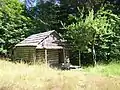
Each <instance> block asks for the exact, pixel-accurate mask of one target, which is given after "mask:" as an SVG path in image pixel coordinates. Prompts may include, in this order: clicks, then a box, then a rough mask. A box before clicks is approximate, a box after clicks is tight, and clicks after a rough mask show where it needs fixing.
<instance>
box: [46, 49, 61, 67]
mask: <svg viewBox="0 0 120 90" xmlns="http://www.w3.org/2000/svg"><path fill="white" fill-rule="evenodd" d="M47 51H48V63H49V64H50V65H58V64H59V51H58V50H57V49H56V50H55V49H53V50H52V49H49V50H47Z"/></svg>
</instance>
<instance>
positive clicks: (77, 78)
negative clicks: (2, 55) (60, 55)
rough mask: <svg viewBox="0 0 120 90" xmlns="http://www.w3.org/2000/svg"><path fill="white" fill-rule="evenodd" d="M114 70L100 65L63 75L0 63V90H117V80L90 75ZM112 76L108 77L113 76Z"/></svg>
mask: <svg viewBox="0 0 120 90" xmlns="http://www.w3.org/2000/svg"><path fill="white" fill-rule="evenodd" d="M113 66H114V64H111V65H108V66H105V65H100V66H97V67H95V68H91V67H89V68H87V69H84V70H82V71H80V70H65V71H62V70H58V69H52V68H50V67H48V66H46V65H27V64H19V63H17V64H15V63H12V62H8V61H4V60H0V90H120V79H119V78H117V79H116V78H109V77H103V76H100V75H94V74H91V72H95V73H106V71H108V72H111V71H112V70H116V71H114V72H113V73H115V72H117V69H115V68H113V69H112V70H111V71H109V68H111V67H113ZM115 67H116V68H118V67H120V66H119V65H117V66H115ZM105 68H106V69H105ZM105 70H106V71H105ZM84 71H86V72H84ZM113 73H109V75H110V74H112V75H114V74H113ZM115 75H116V74H115ZM117 75H119V74H118V73H117Z"/></svg>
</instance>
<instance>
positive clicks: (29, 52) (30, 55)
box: [14, 47, 36, 62]
mask: <svg viewBox="0 0 120 90" xmlns="http://www.w3.org/2000/svg"><path fill="white" fill-rule="evenodd" d="M14 56H15V59H16V60H18V59H19V60H20V59H21V60H23V61H26V62H34V60H35V59H36V49H35V47H16V48H15V51H14Z"/></svg>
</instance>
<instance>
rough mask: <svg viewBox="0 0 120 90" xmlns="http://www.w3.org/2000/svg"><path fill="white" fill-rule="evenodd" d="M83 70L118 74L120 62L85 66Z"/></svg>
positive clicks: (111, 74)
mask: <svg viewBox="0 0 120 90" xmlns="http://www.w3.org/2000/svg"><path fill="white" fill-rule="evenodd" d="M85 71H87V72H90V73H93V74H99V75H105V76H120V63H110V64H108V65H104V64H101V65H97V66H96V67H88V68H85Z"/></svg>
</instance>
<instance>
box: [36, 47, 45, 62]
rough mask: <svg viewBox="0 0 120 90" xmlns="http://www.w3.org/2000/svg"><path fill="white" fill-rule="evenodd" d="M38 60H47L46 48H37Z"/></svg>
mask: <svg viewBox="0 0 120 90" xmlns="http://www.w3.org/2000/svg"><path fill="white" fill-rule="evenodd" d="M36 62H45V50H44V49H37V50H36Z"/></svg>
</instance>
